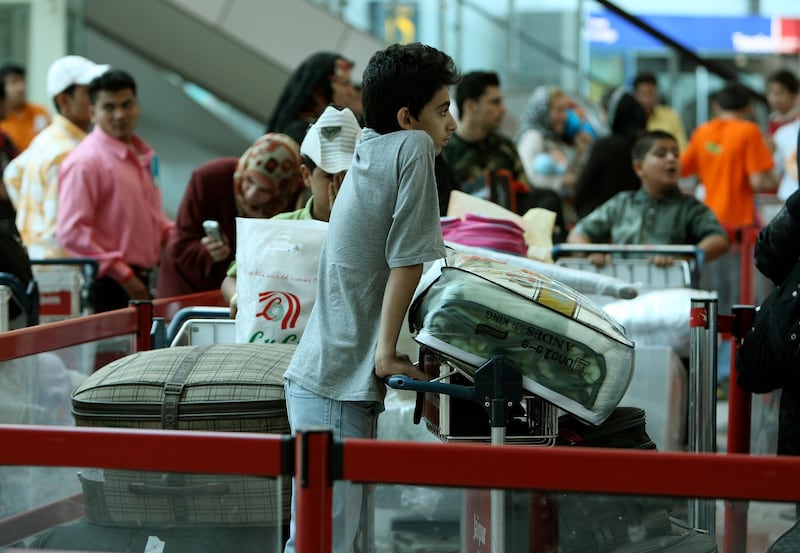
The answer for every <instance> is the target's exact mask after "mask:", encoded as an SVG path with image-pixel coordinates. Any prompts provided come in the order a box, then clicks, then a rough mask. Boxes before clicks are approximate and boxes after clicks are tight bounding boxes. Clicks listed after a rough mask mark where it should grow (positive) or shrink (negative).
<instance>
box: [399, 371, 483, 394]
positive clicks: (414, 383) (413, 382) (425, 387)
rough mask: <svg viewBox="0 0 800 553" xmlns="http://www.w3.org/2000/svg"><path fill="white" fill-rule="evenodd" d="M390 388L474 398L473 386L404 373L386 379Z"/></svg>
mask: <svg viewBox="0 0 800 553" xmlns="http://www.w3.org/2000/svg"><path fill="white" fill-rule="evenodd" d="M386 384H387V385H388V386H389V387H390V388H394V389H396V390H411V391H412V392H431V393H434V394H446V395H448V396H453V397H458V398H461V399H471V400H474V399H475V387H474V386H461V385H459V384H446V383H444V382H428V381H427V380H417V379H415V378H411V377H410V376H406V375H404V374H397V375H394V376H390V377H389V378H388V379H387V380H386Z"/></svg>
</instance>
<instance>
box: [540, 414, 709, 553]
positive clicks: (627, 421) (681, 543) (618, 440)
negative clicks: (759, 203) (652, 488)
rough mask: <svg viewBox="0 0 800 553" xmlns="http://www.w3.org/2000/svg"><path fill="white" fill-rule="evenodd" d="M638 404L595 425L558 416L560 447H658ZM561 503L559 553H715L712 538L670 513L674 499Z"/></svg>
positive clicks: (574, 498)
mask: <svg viewBox="0 0 800 553" xmlns="http://www.w3.org/2000/svg"><path fill="white" fill-rule="evenodd" d="M645 424H646V415H645V412H644V410H643V409H639V408H636V407H617V408H616V409H614V412H613V413H612V414H611V416H610V417H609V418H608V419H606V421H605V422H604V423H603V424H601V425H599V426H593V425H589V424H585V423H583V422H581V421H580V420H579V419H577V418H576V417H574V416H573V415H564V416H562V417H560V418H559V424H558V429H559V435H558V438H557V440H556V445H562V446H580V447H610V448H622V449H646V450H655V449H656V445H655V443H654V442H653V440H651V439H650V436H649V435H648V434H647V430H646V428H645ZM554 501H555V502H557V504H558V527H559V536H560V539H559V547H560V551H561V553H657V552H659V553H660V552H670V553H715V552H716V551H717V543H716V540H715V538H714V536H710V535H708V534H705V533H702V532H700V531H697V530H694V529H692V528H688V527H684V526H682V525H681V524H680V523H678V522H677V521H676V520H675V519H674V518H672V517H671V516H670V513H671V511H672V509H673V504H674V503H673V500H672V499H670V498H663V497H630V496H616V495H606V494H583V493H569V494H566V493H565V494H559V495H558V496H557V498H555V499H554Z"/></svg>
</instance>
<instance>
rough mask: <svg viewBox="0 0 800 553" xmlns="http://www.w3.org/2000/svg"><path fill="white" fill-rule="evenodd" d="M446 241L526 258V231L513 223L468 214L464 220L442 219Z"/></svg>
mask: <svg viewBox="0 0 800 553" xmlns="http://www.w3.org/2000/svg"><path fill="white" fill-rule="evenodd" d="M442 235H443V236H444V239H445V240H447V241H449V242H455V243H456V244H465V245H467V246H478V247H481V248H489V249H492V250H498V251H502V252H508V253H513V254H516V255H522V256H525V255H527V253H528V245H527V244H526V243H525V230H524V229H523V228H522V227H520V226H519V225H518V224H516V223H515V222H513V221H509V220H507V219H496V218H494V217H484V216H483V215H476V214H474V213H467V214H466V215H465V216H464V219H458V218H453V217H443V218H442Z"/></svg>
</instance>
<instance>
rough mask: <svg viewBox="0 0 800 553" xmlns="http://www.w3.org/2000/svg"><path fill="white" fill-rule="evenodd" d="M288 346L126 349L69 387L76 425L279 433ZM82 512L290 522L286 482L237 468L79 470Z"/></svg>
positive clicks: (107, 519) (91, 516) (109, 516)
mask: <svg viewBox="0 0 800 553" xmlns="http://www.w3.org/2000/svg"><path fill="white" fill-rule="evenodd" d="M294 349H295V347H294V346H293V345H288V344H216V345H205V346H184V347H174V348H165V349H157V350H152V351H146V352H141V353H135V354H133V355H129V356H127V357H124V358H122V359H119V360H117V361H114V362H112V363H109V364H108V365H107V366H105V367H103V368H102V369H100V370H99V371H97V372H96V373H94V374H93V375H91V376H90V377H89V378H87V379H86V380H85V381H84V382H83V383H82V384H81V385H80V386H79V387H78V388H77V389H76V390H75V392H74V393H73V395H72V412H73V415H74V416H75V421H76V423H77V424H78V425H79V426H105V427H128V428H131V427H132V428H148V429H157V428H166V429H176V430H203V431H222V432H263V433H271V434H288V433H289V422H288V417H287V415H286V404H285V399H284V392H283V373H284V371H285V369H286V367H287V365H288V363H289V360H290V359H291V356H292V354H293V353H294ZM80 479H81V484H82V486H83V490H84V495H85V497H86V516H87V519H88V520H89V521H90V522H93V523H96V524H102V525H123V526H124V525H148V526H159V525H164V526H176V525H178V526H180V525H186V526H189V525H194V526H202V525H216V526H249V525H251V526H257V525H271V524H283V523H285V522H286V521H288V520H289V508H290V501H289V500H290V497H291V482H290V481H289V479H284V480H285V481H284V482H283V485H282V488H281V489H280V491H279V488H278V487H277V484H276V482H275V480H274V479H271V478H262V477H255V476H238V475H202V474H176V473H163V472H147V471H128V470H88V471H84V472H83V473H82V474H81V475H80Z"/></svg>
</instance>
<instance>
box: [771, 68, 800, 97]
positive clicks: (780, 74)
mask: <svg viewBox="0 0 800 553" xmlns="http://www.w3.org/2000/svg"><path fill="white" fill-rule="evenodd" d="M769 83H776V84H779V85H781V86H782V87H783V88H785V89H786V90H788V91H789V93H790V94H792V95H795V96H796V95H797V93H798V92H799V91H800V81H798V80H797V76H795V74H794V73H792V72H791V71H787V70H786V69H780V70H779V71H776V72H775V73H773V74H772V75H770V76H769V78H767V84H769Z"/></svg>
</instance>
